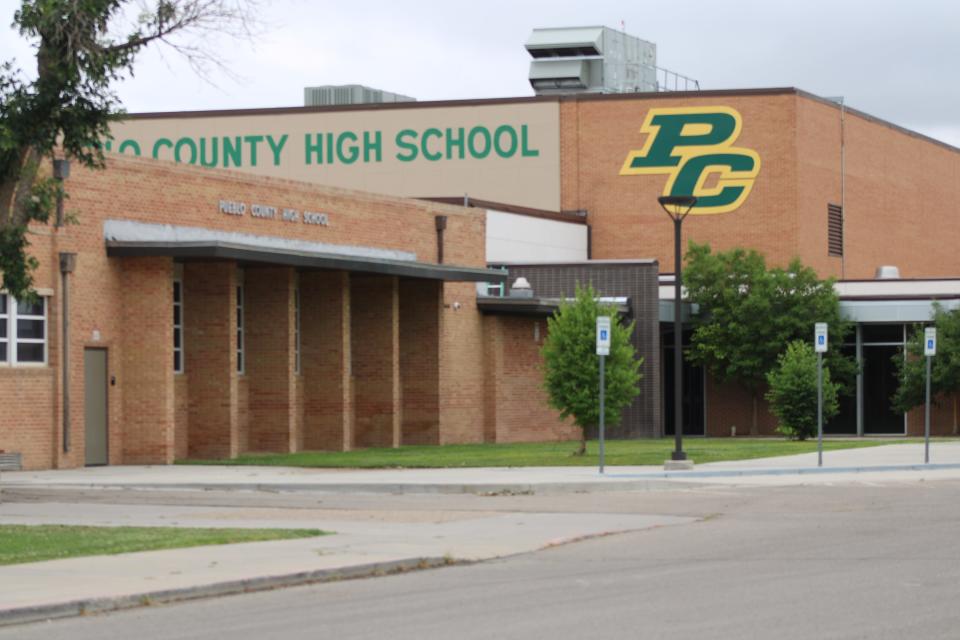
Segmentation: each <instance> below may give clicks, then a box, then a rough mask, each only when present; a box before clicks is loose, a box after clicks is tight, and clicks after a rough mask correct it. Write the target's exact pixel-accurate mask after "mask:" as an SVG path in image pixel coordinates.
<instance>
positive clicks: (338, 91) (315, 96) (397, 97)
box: [303, 84, 416, 107]
mask: <svg viewBox="0 0 960 640" xmlns="http://www.w3.org/2000/svg"><path fill="white" fill-rule="evenodd" d="M391 102H416V98H411V97H410V96H405V95H401V94H399V93H391V92H389V91H382V90H380V89H374V88H372V87H365V86H363V85H361V84H343V85H333V84H328V85H323V86H320V87H306V88H305V89H304V90H303V104H304V105H305V106H307V107H326V106H336V105H346V104H381V103H391Z"/></svg>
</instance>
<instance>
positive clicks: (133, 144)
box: [107, 140, 140, 156]
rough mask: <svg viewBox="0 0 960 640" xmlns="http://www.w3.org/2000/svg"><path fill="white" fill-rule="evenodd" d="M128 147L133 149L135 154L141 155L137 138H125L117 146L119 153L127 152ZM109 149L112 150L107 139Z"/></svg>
mask: <svg viewBox="0 0 960 640" xmlns="http://www.w3.org/2000/svg"><path fill="white" fill-rule="evenodd" d="M127 149H133V155H135V156H139V155H140V144H139V143H138V142H137V141H136V140H124V141H123V142H121V143H120V146H119V147H117V153H126V152H127ZM107 151H110V141H109V140H108V141H107Z"/></svg>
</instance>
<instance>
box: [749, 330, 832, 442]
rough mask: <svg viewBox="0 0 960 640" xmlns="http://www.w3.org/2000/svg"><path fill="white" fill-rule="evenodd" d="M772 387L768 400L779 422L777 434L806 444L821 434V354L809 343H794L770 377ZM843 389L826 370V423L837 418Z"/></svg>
mask: <svg viewBox="0 0 960 640" xmlns="http://www.w3.org/2000/svg"><path fill="white" fill-rule="evenodd" d="M767 384H768V385H769V386H770V389H769V391H767V393H766V396H765V397H766V399H767V400H768V401H769V402H770V410H771V411H772V412H773V415H775V416H776V417H777V419H778V421H779V425H778V426H777V431H779V432H780V433H782V434H783V435H785V436H787V437H788V438H790V439H791V440H806V439H807V438H809V437H812V436H815V435H816V434H817V354H816V353H815V352H814V350H813V347H812V346H811V345H810V344H808V343H807V342H805V341H802V340H794V341H793V342H790V343H789V344H788V345H787V350H786V351H784V352H783V353H782V354H780V356H779V357H778V358H777V366H776V367H775V368H774V369H773V370H771V371H770V372H769V373H767ZM839 386H840V385H838V384H837V383H835V382H831V381H830V370H829V369H828V368H827V367H824V368H823V420H824V422H826V421H827V420H829V419H830V418H832V417H833V416H835V415H836V414H837V411H838V410H839V403H838V402H837V392H838V390H839Z"/></svg>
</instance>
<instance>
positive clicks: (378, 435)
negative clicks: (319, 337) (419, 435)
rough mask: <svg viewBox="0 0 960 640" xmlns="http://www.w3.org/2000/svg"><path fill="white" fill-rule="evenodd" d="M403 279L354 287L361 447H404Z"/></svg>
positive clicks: (358, 281) (354, 282)
mask: <svg viewBox="0 0 960 640" xmlns="http://www.w3.org/2000/svg"><path fill="white" fill-rule="evenodd" d="M398 293H399V291H398V282H397V278H395V277H392V276H386V277H371V276H368V277H354V278H351V283H350V314H351V323H352V325H351V328H350V332H351V339H352V342H351V346H350V349H351V354H352V358H353V388H354V411H355V422H354V424H355V431H354V442H353V443H354V445H355V446H357V447H390V446H397V445H399V444H400V426H401V424H402V421H403V411H402V409H403V405H402V401H401V397H400V392H401V389H400V322H399V320H400V318H399V299H398Z"/></svg>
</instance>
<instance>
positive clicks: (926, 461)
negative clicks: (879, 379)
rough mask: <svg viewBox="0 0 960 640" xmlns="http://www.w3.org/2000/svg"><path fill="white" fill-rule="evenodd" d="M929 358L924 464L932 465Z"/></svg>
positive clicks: (924, 419)
mask: <svg viewBox="0 0 960 640" xmlns="http://www.w3.org/2000/svg"><path fill="white" fill-rule="evenodd" d="M931 360H933V356H927V406H926V411H924V413H923V464H930V361H931Z"/></svg>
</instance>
